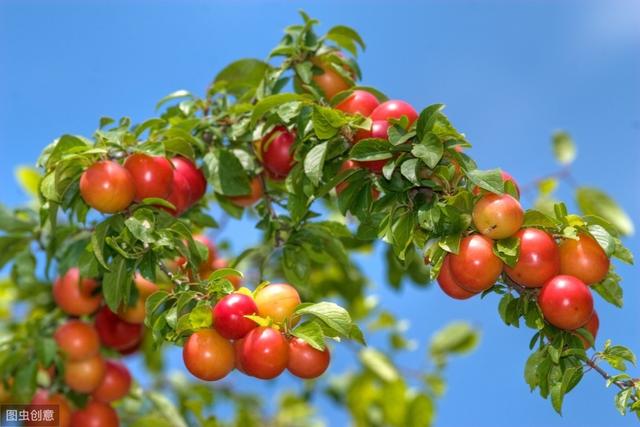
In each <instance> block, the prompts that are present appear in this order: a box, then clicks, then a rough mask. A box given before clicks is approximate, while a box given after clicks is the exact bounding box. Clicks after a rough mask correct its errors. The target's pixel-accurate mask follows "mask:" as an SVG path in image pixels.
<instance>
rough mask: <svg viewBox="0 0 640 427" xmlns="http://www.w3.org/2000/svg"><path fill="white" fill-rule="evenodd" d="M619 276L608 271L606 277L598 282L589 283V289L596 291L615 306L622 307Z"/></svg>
mask: <svg viewBox="0 0 640 427" xmlns="http://www.w3.org/2000/svg"><path fill="white" fill-rule="evenodd" d="M620 280H621V279H620V276H618V275H617V274H615V273H614V272H612V271H609V274H607V277H605V278H604V280H603V281H602V282H600V283H596V284H594V285H591V289H593V290H594V291H596V292H597V293H598V295H600V296H601V297H602V298H603V299H604V300H605V301H607V302H609V303H611V304H613V305H615V306H616V307H622V304H623V298H622V294H623V292H622V287H621V286H620Z"/></svg>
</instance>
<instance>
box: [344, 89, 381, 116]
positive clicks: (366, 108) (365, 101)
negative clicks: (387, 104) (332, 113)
mask: <svg viewBox="0 0 640 427" xmlns="http://www.w3.org/2000/svg"><path fill="white" fill-rule="evenodd" d="M378 105H380V102H378V98H376V97H375V96H374V95H373V94H372V93H371V92H367V91H366V90H357V89H356V90H354V91H353V93H351V95H349V96H348V97H346V98H345V99H344V100H342V101H341V102H340V103H339V104H338V105H336V107H335V108H336V109H338V110H341V111H344V112H345V113H349V114H356V113H357V114H361V115H363V116H365V117H366V116H368V115H369V114H371V112H372V111H373V110H375V109H376V107H377V106H378Z"/></svg>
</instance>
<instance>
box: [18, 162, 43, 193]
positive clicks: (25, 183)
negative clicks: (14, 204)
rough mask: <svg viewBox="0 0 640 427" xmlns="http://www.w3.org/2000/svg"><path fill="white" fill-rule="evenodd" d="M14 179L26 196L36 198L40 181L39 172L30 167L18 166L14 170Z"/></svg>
mask: <svg viewBox="0 0 640 427" xmlns="http://www.w3.org/2000/svg"><path fill="white" fill-rule="evenodd" d="M16 179H17V180H18V183H19V184H20V186H21V187H22V189H23V190H24V191H25V192H26V193H27V194H29V195H30V196H31V197H38V194H39V191H38V190H39V188H40V180H41V179H42V175H41V174H40V171H38V170H37V169H35V168H32V167H30V166H19V167H18V168H17V169H16Z"/></svg>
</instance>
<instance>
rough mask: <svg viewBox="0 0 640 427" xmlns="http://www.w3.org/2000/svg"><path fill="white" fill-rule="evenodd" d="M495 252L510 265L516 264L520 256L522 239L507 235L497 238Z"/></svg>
mask: <svg viewBox="0 0 640 427" xmlns="http://www.w3.org/2000/svg"><path fill="white" fill-rule="evenodd" d="M493 253H494V254H495V255H496V256H497V257H498V258H500V259H501V260H502V261H503V262H504V263H505V264H506V265H508V266H509V267H513V266H515V265H516V263H517V262H518V258H519V256H520V239H518V238H517V237H507V238H506V239H500V240H496V242H495V245H494V250H493Z"/></svg>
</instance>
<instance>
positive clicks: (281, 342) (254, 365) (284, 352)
mask: <svg viewBox="0 0 640 427" xmlns="http://www.w3.org/2000/svg"><path fill="white" fill-rule="evenodd" d="M288 359H289V344H288V343H287V339H286V338H285V337H284V335H282V334H281V333H280V331H277V330H275V329H273V328H268V327H263V326H260V327H258V328H255V329H252V330H251V331H250V332H249V333H248V334H247V335H245V337H244V338H243V339H242V348H241V351H240V364H241V366H242V368H243V369H244V370H245V372H246V373H247V375H250V376H253V377H256V378H261V379H263V380H269V379H272V378H275V377H277V376H278V375H280V374H281V373H282V371H284V370H285V368H286V367H287V362H288Z"/></svg>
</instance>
